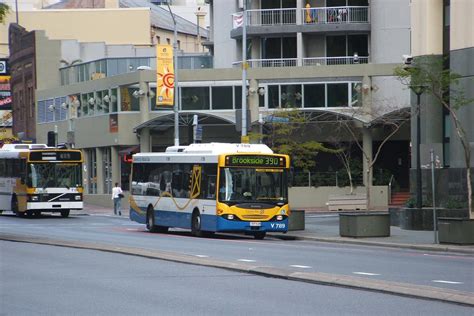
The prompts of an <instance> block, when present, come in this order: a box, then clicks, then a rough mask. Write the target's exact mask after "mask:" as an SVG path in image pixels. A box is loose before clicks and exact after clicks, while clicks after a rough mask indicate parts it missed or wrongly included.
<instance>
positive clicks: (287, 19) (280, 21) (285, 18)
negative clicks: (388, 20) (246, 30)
mask: <svg viewBox="0 0 474 316" xmlns="http://www.w3.org/2000/svg"><path fill="white" fill-rule="evenodd" d="M246 12H247V25H248V26H270V25H297V24H298V23H297V20H296V16H297V14H300V15H301V21H302V23H301V24H348V23H369V21H370V8H369V7H354V6H346V7H314V8H303V9H300V10H298V9H296V8H285V9H261V10H247V11H246Z"/></svg>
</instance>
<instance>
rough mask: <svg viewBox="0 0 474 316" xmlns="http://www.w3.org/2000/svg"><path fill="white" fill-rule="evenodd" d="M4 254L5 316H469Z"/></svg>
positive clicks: (123, 259)
mask: <svg viewBox="0 0 474 316" xmlns="http://www.w3.org/2000/svg"><path fill="white" fill-rule="evenodd" d="M81 221H82V219H81ZM7 222H8V223H11V221H7ZM92 222H94V221H92ZM77 223H79V221H78V222H77ZM25 226H28V225H25ZM37 227H38V226H32V227H30V228H31V231H32V232H35V231H36V230H37ZM68 227H69V229H74V227H73V226H68ZM103 228H104V226H99V225H96V227H95V229H94V230H98V231H101V230H103ZM4 229H5V221H4V219H3V218H2V231H3V230H4ZM50 229H52V230H53V228H52V227H50ZM91 230H93V229H91ZM103 231H105V232H107V230H103ZM122 237H126V236H125V235H122ZM157 238H158V241H159V242H164V241H165V240H162V238H161V237H157ZM167 238H170V237H167ZM173 238H176V237H173ZM181 239H182V240H185V241H186V242H191V243H193V244H194V245H195V246H196V245H198V244H199V241H197V240H195V239H193V238H181ZM148 240H150V239H148ZM220 242H225V243H228V242H229V240H221V241H220ZM242 243H245V244H247V242H245V241H243V242H242ZM247 245H248V244H247ZM0 250H1V254H2V256H1V258H2V259H1V261H0V264H1V265H0V280H1V282H0V314H1V315H253V314H257V315H259V314H260V315H413V314H416V315H422V314H426V315H449V314H454V315H472V313H471V312H472V308H470V307H466V306H460V305H454V304H447V303H442V302H433V301H425V300H418V299H412V298H406V297H400V296H394V295H387V294H381V293H375V292H369V291H357V290H351V289H346V288H340V287H331V286H323V285H315V284H309V283H304V282H295V281H288V280H282V279H276V278H267V277H262V276H256V275H253V274H245V273H237V272H232V271H228V270H223V269H215V268H207V267H202V266H194V265H189V264H180V263H176V262H168V261H162V260H154V259H148V258H143V257H135V256H128V255H123V254H113V253H104V252H100V251H91V250H82V249H81V250H80V249H71V248H62V247H53V246H45V245H36V244H26V243H16V242H9V241H0Z"/></svg>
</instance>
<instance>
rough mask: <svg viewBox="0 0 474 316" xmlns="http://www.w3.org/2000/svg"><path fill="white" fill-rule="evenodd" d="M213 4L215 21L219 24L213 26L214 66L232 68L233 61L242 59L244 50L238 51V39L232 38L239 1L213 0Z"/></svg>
mask: <svg viewBox="0 0 474 316" xmlns="http://www.w3.org/2000/svg"><path fill="white" fill-rule="evenodd" d="M213 6H214V9H213V11H214V14H213V19H214V22H213V23H214V26H219V27H213V32H214V34H213V36H214V37H213V40H214V68H230V67H231V66H232V62H234V61H237V60H240V58H241V55H242V52H239V53H237V41H235V40H234V39H232V38H230V31H231V30H232V14H233V13H235V12H238V11H240V9H239V8H237V1H213ZM240 50H242V48H241V49H240ZM236 53H237V54H236Z"/></svg>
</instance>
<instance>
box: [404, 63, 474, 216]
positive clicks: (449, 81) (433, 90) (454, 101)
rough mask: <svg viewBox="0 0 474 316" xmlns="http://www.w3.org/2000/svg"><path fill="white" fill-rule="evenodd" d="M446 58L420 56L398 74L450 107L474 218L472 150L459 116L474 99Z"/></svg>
mask: <svg viewBox="0 0 474 316" xmlns="http://www.w3.org/2000/svg"><path fill="white" fill-rule="evenodd" d="M443 63H444V60H442V59H437V60H434V59H426V60H421V59H420V60H416V63H415V64H413V65H410V66H408V67H407V66H404V67H398V68H397V69H396V70H395V75H396V76H398V78H399V79H400V81H401V82H402V83H403V84H405V85H406V86H408V87H409V88H410V89H415V88H419V87H422V88H423V90H424V93H426V94H429V95H431V96H433V97H434V98H435V100H437V101H438V102H439V105H440V106H442V107H443V108H444V109H445V110H446V111H448V113H449V115H450V117H451V120H452V122H453V125H454V128H455V130H456V135H457V136H458V138H459V140H460V143H461V146H462V149H463V151H464V161H465V165H466V179H467V200H468V207H469V210H470V212H469V214H470V215H469V217H470V218H474V210H473V205H472V180H471V177H472V175H471V167H470V166H471V150H470V146H469V140H468V139H467V134H466V131H465V129H464V127H463V125H462V122H461V120H460V119H459V116H458V110H459V109H460V108H462V107H465V106H472V105H473V104H474V99H472V98H467V97H466V96H465V92H464V90H463V89H462V87H459V78H460V77H461V76H460V75H459V74H457V73H455V72H453V71H452V70H451V69H445V68H443Z"/></svg>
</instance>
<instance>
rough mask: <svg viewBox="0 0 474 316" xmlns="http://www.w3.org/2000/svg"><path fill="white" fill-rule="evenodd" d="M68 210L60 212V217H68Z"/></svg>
mask: <svg viewBox="0 0 474 316" xmlns="http://www.w3.org/2000/svg"><path fill="white" fill-rule="evenodd" d="M69 212H70V211H69V210H64V211H61V217H68V216H69Z"/></svg>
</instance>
